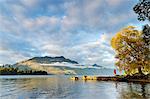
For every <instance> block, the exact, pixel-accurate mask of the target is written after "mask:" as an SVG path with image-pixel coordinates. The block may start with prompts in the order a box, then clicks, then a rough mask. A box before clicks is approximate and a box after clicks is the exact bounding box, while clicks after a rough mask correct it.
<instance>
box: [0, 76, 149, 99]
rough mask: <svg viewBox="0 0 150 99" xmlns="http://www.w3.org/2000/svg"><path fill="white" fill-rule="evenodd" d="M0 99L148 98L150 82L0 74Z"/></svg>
mask: <svg viewBox="0 0 150 99" xmlns="http://www.w3.org/2000/svg"><path fill="white" fill-rule="evenodd" d="M0 99H150V84H139V83H126V82H111V81H109V82H106V81H94V80H93V81H92V80H91V81H83V80H78V81H73V80H70V79H69V76H67V75H66V76H65V75H64V76H56V75H45V76H0Z"/></svg>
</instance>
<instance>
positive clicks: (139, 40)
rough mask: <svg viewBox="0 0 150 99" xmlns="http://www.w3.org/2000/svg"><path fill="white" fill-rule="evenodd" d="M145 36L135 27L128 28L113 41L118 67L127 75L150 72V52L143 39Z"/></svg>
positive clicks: (120, 32)
mask: <svg viewBox="0 0 150 99" xmlns="http://www.w3.org/2000/svg"><path fill="white" fill-rule="evenodd" d="M144 35H145V34H144V33H143V32H142V31H138V30H136V29H135V27H134V26H128V27H126V28H124V29H122V30H121V31H119V32H118V33H117V34H116V35H115V36H114V37H113V38H112V40H111V45H112V47H113V48H114V49H115V51H116V59H117V61H116V65H117V67H119V69H120V70H125V72H126V73H127V74H134V73H136V72H139V73H142V71H143V72H150V57H149V55H150V52H149V46H147V44H146V42H145V40H144V39H143V37H144Z"/></svg>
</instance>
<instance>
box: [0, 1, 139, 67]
mask: <svg viewBox="0 0 150 99" xmlns="http://www.w3.org/2000/svg"><path fill="white" fill-rule="evenodd" d="M134 4H135V1H131V0H125V1H123V0H82V1H81V0H56V1H55V0H54V1H53V0H13V1H12V0H1V1H0V13H1V14H0V38H1V39H0V59H1V60H0V64H3V63H15V62H16V61H19V60H21V59H26V58H31V57H34V56H44V55H49V56H60V55H64V56H66V57H69V58H71V59H74V60H77V61H79V62H80V63H83V64H94V63H97V64H101V65H106V66H110V65H113V64H114V59H113V57H114V52H113V50H112V48H111V47H110V39H111V37H112V36H113V35H114V33H115V32H117V31H118V30H120V28H122V27H124V26H126V25H128V24H129V23H131V24H137V21H136V16H135V14H134V13H133V11H132V7H133V5H134ZM129 15H130V16H129ZM11 56H15V58H11V59H10V60H9V57H11Z"/></svg>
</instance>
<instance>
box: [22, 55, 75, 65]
mask: <svg viewBox="0 0 150 99" xmlns="http://www.w3.org/2000/svg"><path fill="white" fill-rule="evenodd" d="M27 61H32V62H36V63H41V64H51V63H56V62H59V63H62V62H67V63H71V64H78V62H76V61H73V60H70V59H66V58H65V57H63V56H59V57H49V56H45V57H34V58H31V59H29V60H26V61H22V63H23V62H27Z"/></svg>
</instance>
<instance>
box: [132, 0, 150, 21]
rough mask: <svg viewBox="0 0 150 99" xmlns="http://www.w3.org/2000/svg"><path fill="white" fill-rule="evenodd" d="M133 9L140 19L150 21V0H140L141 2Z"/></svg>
mask: <svg viewBox="0 0 150 99" xmlns="http://www.w3.org/2000/svg"><path fill="white" fill-rule="evenodd" d="M133 10H134V12H135V13H136V14H138V20H140V21H145V20H147V19H148V20H149V21H150V0H140V1H139V3H137V4H136V5H135V6H134V7H133Z"/></svg>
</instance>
